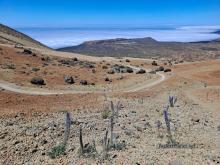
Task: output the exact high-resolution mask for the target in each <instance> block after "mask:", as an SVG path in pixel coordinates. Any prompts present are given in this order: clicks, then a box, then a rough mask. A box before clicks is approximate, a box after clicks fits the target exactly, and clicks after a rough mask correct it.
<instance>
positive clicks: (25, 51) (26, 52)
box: [23, 49, 32, 54]
mask: <svg viewBox="0 0 220 165" xmlns="http://www.w3.org/2000/svg"><path fill="white" fill-rule="evenodd" d="M23 53H24V54H32V51H31V50H29V49H24V51H23Z"/></svg>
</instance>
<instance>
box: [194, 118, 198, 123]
mask: <svg viewBox="0 0 220 165" xmlns="http://www.w3.org/2000/svg"><path fill="white" fill-rule="evenodd" d="M192 121H193V122H196V123H199V121H200V119H198V118H193V119H192Z"/></svg>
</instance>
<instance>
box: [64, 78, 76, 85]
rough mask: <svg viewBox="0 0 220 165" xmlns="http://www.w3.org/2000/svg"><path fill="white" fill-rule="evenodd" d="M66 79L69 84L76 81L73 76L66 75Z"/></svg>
mask: <svg viewBox="0 0 220 165" xmlns="http://www.w3.org/2000/svg"><path fill="white" fill-rule="evenodd" d="M64 81H65V82H66V83H68V84H74V83H75V81H74V79H73V77H72V76H65V77H64Z"/></svg>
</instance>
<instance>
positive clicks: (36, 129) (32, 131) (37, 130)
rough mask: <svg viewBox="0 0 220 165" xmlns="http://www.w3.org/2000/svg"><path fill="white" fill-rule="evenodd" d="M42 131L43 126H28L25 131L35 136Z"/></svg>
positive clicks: (28, 134)
mask: <svg viewBox="0 0 220 165" xmlns="http://www.w3.org/2000/svg"><path fill="white" fill-rule="evenodd" d="M41 132H42V129H41V128H39V127H32V128H28V129H27V130H26V132H25V133H26V135H27V136H34V137H36V136H38V135H39V134H40V133H41Z"/></svg>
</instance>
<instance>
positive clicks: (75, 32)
mask: <svg viewBox="0 0 220 165" xmlns="http://www.w3.org/2000/svg"><path fill="white" fill-rule="evenodd" d="M219 29H220V26H182V27H178V28H18V29H17V30H19V31H20V32H23V33H25V34H27V35H29V36H30V37H32V38H34V39H36V40H38V41H40V42H41V43H43V44H45V45H47V46H49V47H51V48H54V49H56V48H62V47H67V46H75V45H79V44H81V43H83V42H85V41H92V40H102V39H114V38H144V37H152V38H154V39H155V40H157V41H175V42H196V41H208V40H213V39H217V38H220V35H219V34H215V33H213V32H214V31H216V30H219Z"/></svg>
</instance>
